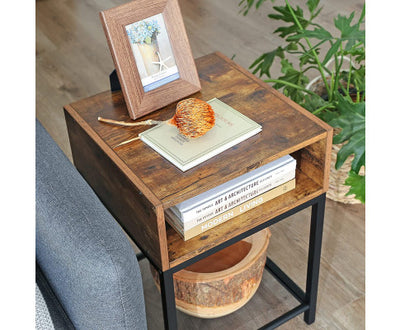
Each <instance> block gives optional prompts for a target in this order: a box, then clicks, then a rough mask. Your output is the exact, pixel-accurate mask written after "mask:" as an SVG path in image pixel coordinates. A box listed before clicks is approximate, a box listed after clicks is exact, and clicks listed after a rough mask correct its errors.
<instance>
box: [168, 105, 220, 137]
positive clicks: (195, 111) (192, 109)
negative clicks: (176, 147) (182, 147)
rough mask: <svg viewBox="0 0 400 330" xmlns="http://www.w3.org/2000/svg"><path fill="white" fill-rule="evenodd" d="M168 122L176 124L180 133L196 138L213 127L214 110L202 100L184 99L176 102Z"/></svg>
mask: <svg viewBox="0 0 400 330" xmlns="http://www.w3.org/2000/svg"><path fill="white" fill-rule="evenodd" d="M169 124H171V125H174V126H176V127H177V128H178V130H179V132H180V133H181V134H183V135H185V136H187V137H190V138H197V137H200V136H202V135H204V134H206V133H207V132H208V131H209V130H210V129H211V128H213V127H214V124H215V117H214V110H213V109H212V107H211V105H209V104H208V103H207V102H204V101H202V100H199V99H196V98H189V99H185V100H182V101H180V102H178V104H177V106H176V112H175V116H174V117H172V118H171V119H170V120H169Z"/></svg>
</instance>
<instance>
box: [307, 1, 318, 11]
mask: <svg viewBox="0 0 400 330" xmlns="http://www.w3.org/2000/svg"><path fill="white" fill-rule="evenodd" d="M318 5H319V0H308V1H307V7H308V10H309V11H310V13H312V12H313V11H314V10H315V9H316V8H317V7H318Z"/></svg>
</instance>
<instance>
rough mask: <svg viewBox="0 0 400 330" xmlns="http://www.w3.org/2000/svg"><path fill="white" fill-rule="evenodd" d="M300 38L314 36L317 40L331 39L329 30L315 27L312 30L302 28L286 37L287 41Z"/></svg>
mask: <svg viewBox="0 0 400 330" xmlns="http://www.w3.org/2000/svg"><path fill="white" fill-rule="evenodd" d="M301 38H315V39H318V40H331V39H333V37H332V35H331V34H330V32H329V31H327V30H325V29H324V28H321V27H320V28H315V29H314V30H304V31H301V32H299V33H298V34H296V35H294V36H291V37H289V38H287V40H288V41H293V40H298V39H301Z"/></svg>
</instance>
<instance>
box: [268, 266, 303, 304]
mask: <svg viewBox="0 0 400 330" xmlns="http://www.w3.org/2000/svg"><path fill="white" fill-rule="evenodd" d="M265 269H266V270H268V271H269V272H270V273H271V275H272V276H274V277H275V279H276V280H278V282H279V283H281V284H282V285H283V286H284V287H285V289H286V290H288V291H289V292H290V293H291V294H292V296H293V297H295V298H296V299H297V300H298V301H299V302H301V303H303V302H305V299H306V294H305V292H304V291H303V290H302V289H301V288H300V287H299V286H298V285H297V284H296V283H295V282H294V281H293V280H292V279H291V278H290V277H289V276H287V275H286V274H285V273H284V271H283V270H282V269H280V268H279V267H278V265H277V264H275V263H274V262H273V261H272V260H271V259H270V258H267V262H266V263H265Z"/></svg>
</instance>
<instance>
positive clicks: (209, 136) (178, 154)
mask: <svg viewBox="0 0 400 330" xmlns="http://www.w3.org/2000/svg"><path fill="white" fill-rule="evenodd" d="M207 102H208V103H209V104H210V105H211V106H212V108H213V109H214V112H215V126H214V127H213V128H212V129H211V130H210V131H209V132H207V133H206V134H205V135H203V136H201V137H199V138H197V139H190V138H187V137H185V136H184V135H181V134H179V132H178V130H177V128H176V127H175V126H172V125H169V124H167V123H163V124H160V125H157V126H155V127H153V128H150V129H148V130H146V131H144V132H143V133H140V134H139V137H140V139H141V140H142V141H143V142H144V143H146V144H147V145H148V146H150V147H151V148H152V149H154V150H155V151H157V152H158V153H159V154H160V155H161V156H163V157H164V158H166V159H167V160H168V161H170V162H171V163H172V164H174V165H175V166H177V167H178V168H179V169H180V170H182V171H187V170H189V169H190V168H192V167H194V166H196V165H198V164H200V163H201V162H203V161H205V160H207V159H210V158H212V157H214V156H215V155H217V154H219V153H221V152H223V151H225V150H227V149H229V148H231V147H232V146H234V145H236V144H238V143H240V142H242V141H244V140H246V139H248V138H249V137H251V136H253V135H255V134H257V133H258V132H260V131H261V130H262V127H261V125H259V124H257V123H256V122H255V121H253V120H251V119H250V118H248V117H246V116H244V115H243V114H241V113H240V112H239V111H236V110H235V109H233V108H232V107H230V106H229V105H227V104H226V103H224V102H222V101H220V100H218V99H217V98H214V99H212V100H210V101H207Z"/></svg>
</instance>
